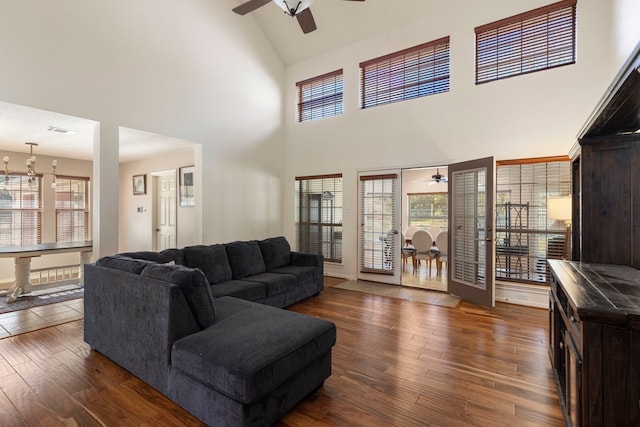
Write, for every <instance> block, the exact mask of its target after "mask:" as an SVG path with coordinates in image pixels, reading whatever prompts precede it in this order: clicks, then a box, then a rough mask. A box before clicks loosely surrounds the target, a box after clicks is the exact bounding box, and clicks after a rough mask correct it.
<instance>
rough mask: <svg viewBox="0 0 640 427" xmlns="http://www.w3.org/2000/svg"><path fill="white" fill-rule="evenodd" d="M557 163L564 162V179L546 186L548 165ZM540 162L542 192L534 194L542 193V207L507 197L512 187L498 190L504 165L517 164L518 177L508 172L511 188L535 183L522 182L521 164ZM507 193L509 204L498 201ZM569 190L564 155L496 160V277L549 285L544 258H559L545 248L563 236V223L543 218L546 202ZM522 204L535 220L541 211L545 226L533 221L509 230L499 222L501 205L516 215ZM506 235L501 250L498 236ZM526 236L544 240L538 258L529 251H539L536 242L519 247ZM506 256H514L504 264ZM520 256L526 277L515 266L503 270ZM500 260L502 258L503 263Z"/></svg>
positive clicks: (501, 185)
mask: <svg viewBox="0 0 640 427" xmlns="http://www.w3.org/2000/svg"><path fill="white" fill-rule="evenodd" d="M560 162H563V163H566V171H565V176H564V177H565V179H566V180H565V181H562V180H558V182H557V183H553V184H552V185H551V186H550V181H549V165H550V164H555V163H560ZM541 163H545V164H546V165H547V166H546V167H545V191H544V192H538V193H536V194H537V195H538V196H540V195H542V194H544V206H542V205H540V204H539V205H535V204H529V201H528V200H525V199H523V198H522V197H520V199H518V200H515V201H514V200H512V199H511V191H513V190H509V191H504V190H502V189H503V188H504V185H505V184H504V183H501V180H502V179H503V178H502V176H501V175H502V174H503V173H504V171H505V168H507V167H513V166H517V167H519V169H520V170H519V171H518V180H517V181H516V180H514V181H513V182H512V181H511V174H510V175H509V185H510V186H512V187H515V186H519V187H520V188H522V187H523V186H526V185H529V186H533V185H534V184H535V183H523V181H522V167H523V166H528V165H532V164H541ZM514 172H515V170H514ZM501 190H502V191H501ZM507 193H508V194H509V203H510V205H509V204H507V203H501V202H502V201H503V199H505V197H504V196H501V194H502V195H505V194H507ZM520 193H522V190H520ZM570 193H571V160H570V159H569V157H568V156H550V157H537V158H527V159H515V160H501V161H497V162H496V213H495V217H496V227H495V244H496V280H501V281H507V282H519V283H528V284H534V285H546V286H548V285H549V274H548V266H547V263H546V260H547V259H551V258H558V256H560V257H561V255H562V253H560V254H550V253H549V250H550V249H553V248H554V247H555V246H553V245H554V244H556V243H557V242H558V239H562V240H564V239H566V237H565V236H566V228H565V227H564V225H563V224H559V223H558V222H557V221H556V223H555V224H551V223H552V222H554V221H553V220H550V219H549V218H548V217H547V202H548V200H549V199H550V198H553V197H558V196H566V195H568V194H570ZM534 198H535V196H533V197H530V199H531V200H532V201H533V199H534ZM525 201H527V203H523V202H525ZM525 204H526V205H527V208H526V209H527V213H528V215H531V216H534V217H535V216H536V214H537V216H538V218H537V219H538V221H541V218H540V215H541V214H542V213H544V216H545V221H544V222H545V227H537V226H536V225H535V224H534V225H533V226H531V225H530V224H529V223H528V222H527V224H526V227H523V228H520V229H515V230H510V229H509V230H508V228H509V227H507V226H506V225H504V226H503V225H502V223H501V219H500V212H502V211H501V210H500V209H501V207H503V205H507V206H504V208H505V209H511V208H514V209H515V214H516V215H518V214H521V212H518V209H519V208H522V207H523V206H524V205H525ZM530 208H533V212H529V210H530ZM535 219H536V218H534V222H535ZM512 233H513V234H516V236H515V238H513V239H512V237H514V236H513V234H512ZM518 234H520V235H521V236H518ZM507 237H508V238H509V243H508V245H507V243H506V242H505V243H503V246H509V248H506V247H505V250H503V251H502V252H501V250H500V247H499V246H500V242H501V239H505V240H506V238H507ZM529 239H542V240H545V239H546V240H545V241H546V243H545V247H544V257H540V256H539V255H540V253H539V252H537V253H535V254H532V253H531V250H532V248H533V250H535V249H538V251H540V250H541V248H540V247H539V246H540V245H535V244H534V245H529V244H527V246H528V247H527V252H526V253H524V252H523V251H522V250H521V248H522V241H523V240H526V241H527V242H529ZM514 242H515V245H514V244H513V243H514ZM550 243H551V246H550ZM565 244H567V242H565ZM569 244H570V242H569ZM552 246H553V247H552ZM500 256H502V257H504V260H501V259H500V258H499V257H500ZM507 257H514V258H510V259H509V263H507ZM523 259H524V261H525V262H527V263H528V264H527V270H526V274H527V277H523V276H524V273H522V272H518V271H517V270H516V269H515V268H514V270H513V271H507V268H508V266H509V265H510V263H511V262H521V261H522V260H523ZM502 261H504V263H503V262H502ZM533 261H535V264H532V262H533ZM503 264H504V265H505V269H504V270H505V271H504V274H501V271H500V268H501V266H502V265H503ZM520 266H522V264H520ZM516 267H517V265H516ZM532 277H533V278H532ZM536 279H537V280H536Z"/></svg>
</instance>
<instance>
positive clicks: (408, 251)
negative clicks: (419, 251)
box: [402, 233, 416, 272]
mask: <svg viewBox="0 0 640 427" xmlns="http://www.w3.org/2000/svg"><path fill="white" fill-rule="evenodd" d="M415 255H416V248H414V247H413V245H410V244H408V243H407V238H406V236H405V235H404V233H402V271H403V272H404V266H405V264H406V263H407V258H411V265H412V266H413V271H414V272H415V271H416V257H415Z"/></svg>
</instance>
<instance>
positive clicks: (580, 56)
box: [283, 0, 613, 277]
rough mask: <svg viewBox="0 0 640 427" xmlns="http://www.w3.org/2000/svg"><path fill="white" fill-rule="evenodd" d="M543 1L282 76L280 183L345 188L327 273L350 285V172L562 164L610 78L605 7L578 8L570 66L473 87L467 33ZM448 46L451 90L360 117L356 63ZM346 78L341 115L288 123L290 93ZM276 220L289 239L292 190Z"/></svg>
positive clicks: (422, 30) (461, 20)
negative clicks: (328, 78)
mask: <svg viewBox="0 0 640 427" xmlns="http://www.w3.org/2000/svg"><path fill="white" fill-rule="evenodd" d="M548 3H549V1H544V0H522V1H518V2H506V1H500V0H488V1H483V2H476V5H475V6H473V7H472V8H471V9H465V10H464V11H463V12H462V13H457V12H456V11H454V12H447V13H445V14H443V15H441V16H434V17H425V19H424V20H422V21H418V22H416V23H414V24H411V25H407V26H406V27H403V28H400V29H397V30H394V31H389V32H386V33H383V34H380V35H379V36H376V37H373V38H370V39H367V40H363V41H361V42H358V43H355V44H353V45H350V46H346V47H344V48H341V49H339V50H336V51H332V52H329V53H327V54H325V55H322V56H320V57H316V58H313V59H310V60H308V61H304V62H301V63H298V64H295V65H293V66H291V67H289V68H287V78H286V82H285V84H286V86H285V88H286V97H285V100H286V104H285V116H284V118H285V131H286V141H287V150H286V152H287V159H286V165H287V170H286V176H285V177H284V182H285V183H286V182H293V179H294V177H295V176H298V175H313V174H326V173H338V172H341V173H342V174H343V178H344V180H343V181H344V182H343V184H344V207H345V218H344V223H343V225H344V234H343V236H344V252H343V253H344V254H345V256H344V261H343V266H341V267H338V268H334V267H329V268H327V272H328V273H334V274H339V275H343V276H346V277H354V276H355V274H356V265H357V260H356V252H357V242H356V241H357V200H356V199H357V191H356V181H357V172H358V171H361V170H375V169H381V168H386V167H410V166H435V165H441V164H448V163H451V162H458V161H464V160H470V159H474V158H481V157H486V156H491V155H493V156H495V158H496V160H499V159H513V158H526V157H539V156H551V155H562V154H567V153H568V151H569V149H570V148H571V146H572V145H573V143H574V142H575V138H576V134H577V133H578V131H579V130H580V127H581V126H582V124H583V123H584V121H585V120H586V118H587V116H588V115H589V113H590V112H591V110H592V109H593V107H594V106H595V104H596V103H597V101H598V99H599V98H600V96H601V95H602V94H603V92H604V90H605V89H606V87H607V85H608V84H609V81H610V79H611V78H612V73H611V71H610V68H611V67H610V61H611V58H610V55H609V49H610V47H611V44H612V41H611V40H612V39H611V37H612V36H611V34H612V32H613V28H612V19H611V16H612V11H611V2H610V1H608V0H607V1H604V0H580V1H579V2H578V34H577V40H578V53H577V63H576V64H575V65H570V66H565V67H560V68H556V69H552V70H548V71H543V72H538V73H533V74H529V75H525V76H518V77H513V78H509V79H505V80H501V81H496V82H492V83H487V84H483V85H478V86H476V85H475V84H474V52H475V34H474V27H476V26H479V25H482V24H486V23H489V22H492V21H495V20H499V19H502V18H505V17H508V16H511V15H514V14H517V13H520V12H525V11H527V10H530V9H533V8H536V7H539V6H542V5H545V4H548ZM447 35H449V36H450V37H451V90H450V92H448V93H444V94H438V95H433V96H429V97H424V98H419V99H415V100H410V101H405V102H399V103H395V104H390V105H385V106H379V107H374V108H370V109H367V110H361V109H359V106H358V99H359V94H358V87H359V68H358V66H359V65H358V64H359V63H360V62H361V61H364V60H368V59H371V58H375V57H378V56H381V55H384V54H387V53H390V52H394V51H397V50H401V49H403V48H407V47H410V46H414V45H417V44H420V43H424V42H427V41H430V40H435V39H437V38H440V37H443V36H447ZM339 68H343V69H344V114H342V115H341V116H338V117H332V118H325V119H321V120H315V121H311V122H304V123H297V122H296V121H295V98H296V92H295V83H296V82H297V81H300V80H303V79H307V78H309V77H312V76H315V75H319V74H322V73H325V72H328V71H332V70H335V69H339ZM284 188H285V192H284V193H283V206H284V208H283V220H284V227H285V232H286V235H287V237H288V238H289V239H291V240H292V239H293V237H294V236H295V232H294V205H293V203H294V193H293V186H292V185H291V186H289V187H287V186H285V187H284Z"/></svg>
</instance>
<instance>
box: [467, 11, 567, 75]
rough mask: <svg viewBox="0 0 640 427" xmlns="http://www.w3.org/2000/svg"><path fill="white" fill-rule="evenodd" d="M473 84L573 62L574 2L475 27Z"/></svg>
mask: <svg viewBox="0 0 640 427" xmlns="http://www.w3.org/2000/svg"><path fill="white" fill-rule="evenodd" d="M475 32H476V84H480V83H487V82H490V81H494V80H499V79H503V78H507V77H512V76H517V75H521V74H526V73H531V72H534V71H541V70H546V69H549V68H554V67H559V66H562V65H568V64H573V63H575V61H576V0H565V1H561V2H558V3H554V4H551V5H548V6H545V7H541V8H538V9H534V10H532V11H529V12H525V13H522V14H519V15H516V16H512V17H510V18H506V19H503V20H500V21H496V22H493V23H490V24H486V25H483V26H481V27H477V28H476V29H475Z"/></svg>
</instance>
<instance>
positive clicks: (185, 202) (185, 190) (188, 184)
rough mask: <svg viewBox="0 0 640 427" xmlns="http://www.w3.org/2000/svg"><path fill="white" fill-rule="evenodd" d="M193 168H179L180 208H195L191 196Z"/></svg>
mask: <svg viewBox="0 0 640 427" xmlns="http://www.w3.org/2000/svg"><path fill="white" fill-rule="evenodd" d="M194 170H195V167H194V166H185V167H182V168H180V206H183V207H184V206H195V205H196V202H195V198H194V196H193V172H194Z"/></svg>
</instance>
